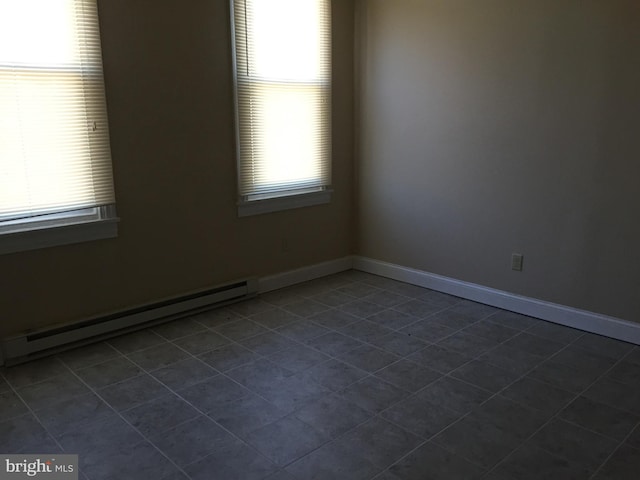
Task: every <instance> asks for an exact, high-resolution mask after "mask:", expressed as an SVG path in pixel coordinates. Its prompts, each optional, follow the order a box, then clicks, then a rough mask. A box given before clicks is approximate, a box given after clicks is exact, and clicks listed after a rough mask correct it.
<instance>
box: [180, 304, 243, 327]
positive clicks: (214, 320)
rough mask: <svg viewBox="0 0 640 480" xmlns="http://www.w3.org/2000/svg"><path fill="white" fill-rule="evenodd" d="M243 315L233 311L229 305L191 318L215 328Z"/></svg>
mask: <svg viewBox="0 0 640 480" xmlns="http://www.w3.org/2000/svg"><path fill="white" fill-rule="evenodd" d="M242 317H243V315H241V314H239V313H236V312H234V311H233V310H232V309H231V308H230V307H224V308H215V309H212V310H206V311H204V312H201V313H198V314H197V315H193V316H192V317H191V318H192V319H193V320H195V321H196V322H198V323H201V324H202V325H204V326H205V327H208V328H216V327H218V326H220V325H224V324H225V323H229V322H233V321H234V320H238V319H240V318H242Z"/></svg>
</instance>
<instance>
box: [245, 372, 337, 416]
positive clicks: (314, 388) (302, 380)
mask: <svg viewBox="0 0 640 480" xmlns="http://www.w3.org/2000/svg"><path fill="white" fill-rule="evenodd" d="M256 392H257V393H258V394H260V395H262V396H263V397H264V398H266V399H267V400H269V401H270V402H271V403H273V404H274V405H275V406H276V407H278V408H280V409H282V410H285V411H287V412H293V411H295V410H297V409H299V408H301V407H302V406H304V405H305V404H307V403H308V402H311V401H314V400H317V399H319V398H321V397H323V396H325V395H328V394H329V393H331V391H330V390H329V389H328V388H326V387H323V386H322V385H320V384H318V383H316V382H314V381H312V380H310V379H308V378H306V377H304V376H302V375H293V376H291V377H288V378H285V379H282V380H279V381H277V382H274V383H273V384H270V385H265V386H263V387H261V388H259V389H256Z"/></svg>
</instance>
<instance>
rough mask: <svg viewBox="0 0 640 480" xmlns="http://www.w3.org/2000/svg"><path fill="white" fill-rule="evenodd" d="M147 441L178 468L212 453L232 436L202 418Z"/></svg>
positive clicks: (231, 440) (229, 441)
mask: <svg viewBox="0 0 640 480" xmlns="http://www.w3.org/2000/svg"><path fill="white" fill-rule="evenodd" d="M149 440H150V441H151V442H152V443H153V444H154V445H155V446H157V447H158V448H159V449H160V450H161V451H162V452H163V453H164V454H165V455H166V456H167V457H169V458H170V459H171V460H172V461H174V462H175V463H176V464H177V465H179V466H180V467H184V466H185V465H188V464H190V463H193V462H196V461H198V460H200V459H201V458H204V457H206V456H207V455H209V454H211V453H213V452H214V451H215V450H217V449H218V448H220V446H221V445H222V444H224V443H232V442H233V441H234V438H233V436H232V435H231V434H230V433H229V432H226V431H225V430H224V429H222V428H220V427H219V426H218V425H216V424H215V423H214V422H213V421H211V420H210V419H208V418H207V417H204V416H198V417H195V418H194V419H192V420H189V421H187V422H185V423H182V424H180V425H178V426H176V427H175V428H172V429H171V430H169V431H166V432H163V433H161V434H155V435H151V436H150V438H149Z"/></svg>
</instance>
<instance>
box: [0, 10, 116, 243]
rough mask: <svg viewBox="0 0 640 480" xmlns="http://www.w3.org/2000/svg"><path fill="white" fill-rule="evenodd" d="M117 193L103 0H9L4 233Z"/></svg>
mask: <svg viewBox="0 0 640 480" xmlns="http://www.w3.org/2000/svg"><path fill="white" fill-rule="evenodd" d="M114 202H115V200H114V192H113V180H112V170H111V153H110V148H109V131H108V124H107V112H106V104H105V95H104V85H103V75H102V57H101V48H100V35H99V27H98V15H97V6H96V0H0V233H3V232H6V231H12V230H15V228H16V225H18V226H19V225H23V226H24V225H27V226H30V227H31V228H42V227H43V226H55V225H56V221H57V220H61V221H65V219H67V221H68V218H69V217H70V216H74V215H75V216H77V217H78V218H84V219H89V220H91V219H94V220H95V219H99V218H100V216H101V212H107V214H108V215H113V214H114V209H113V204H114ZM99 207H100V208H99Z"/></svg>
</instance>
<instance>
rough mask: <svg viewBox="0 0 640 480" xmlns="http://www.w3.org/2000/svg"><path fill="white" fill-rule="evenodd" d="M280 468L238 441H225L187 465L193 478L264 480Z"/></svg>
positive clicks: (187, 470)
mask: <svg viewBox="0 0 640 480" xmlns="http://www.w3.org/2000/svg"><path fill="white" fill-rule="evenodd" d="M277 469H278V468H277V467H276V466H275V465H274V464H273V463H272V462H271V461H269V460H268V459H267V458H266V457H264V456H263V455H262V454H260V453H258V452H257V451H255V450H254V449H252V448H250V447H249V446H247V445H246V444H244V443H242V442H240V441H236V442H231V443H224V444H222V445H221V446H220V447H219V448H217V449H216V451H215V452H213V453H212V454H211V455H209V456H208V457H205V458H203V459H202V460H199V461H197V462H195V463H192V464H191V465H188V466H186V467H185V471H186V472H187V474H188V475H189V477H191V478H192V479H193V480H211V479H212V472H215V475H216V477H217V478H220V479H225V480H226V479H229V480H262V479H263V478H265V477H266V476H267V475H270V474H271V473H274V472H276V470H277Z"/></svg>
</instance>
